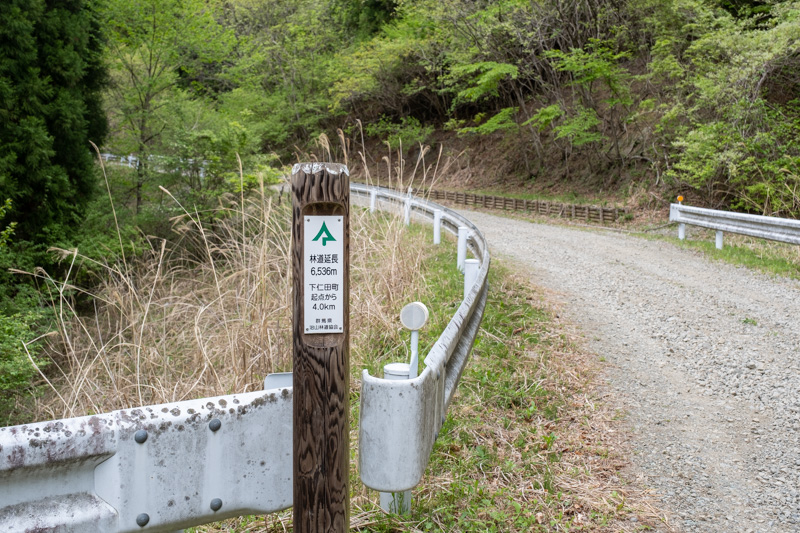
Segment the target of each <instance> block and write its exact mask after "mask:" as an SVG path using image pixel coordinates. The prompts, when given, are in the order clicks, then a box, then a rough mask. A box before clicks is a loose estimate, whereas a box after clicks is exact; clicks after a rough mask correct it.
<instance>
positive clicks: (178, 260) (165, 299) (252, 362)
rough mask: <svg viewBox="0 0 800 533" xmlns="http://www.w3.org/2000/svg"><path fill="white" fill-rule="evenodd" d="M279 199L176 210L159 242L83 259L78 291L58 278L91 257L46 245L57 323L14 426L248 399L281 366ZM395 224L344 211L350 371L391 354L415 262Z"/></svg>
mask: <svg viewBox="0 0 800 533" xmlns="http://www.w3.org/2000/svg"><path fill="white" fill-rule="evenodd" d="M165 192H166V193H167V194H170V193H169V191H166V190H165ZM170 196H172V195H171V194H170ZM173 200H174V201H175V202H178V200H177V199H175V198H174V197H173ZM288 203H289V202H287V201H286V200H285V199H284V200H283V201H281V197H280V196H277V195H276V194H274V193H272V192H271V191H269V190H265V189H264V187H261V189H260V190H258V191H256V192H255V193H253V194H250V195H248V196H247V197H245V196H243V195H242V196H240V197H238V198H223V200H222V201H221V202H220V206H219V207H218V208H217V209H215V210H213V211H205V212H197V211H192V210H189V209H184V210H183V214H182V215H181V216H178V217H176V218H174V219H173V220H172V222H173V229H174V238H173V239H170V241H169V242H167V241H164V240H156V239H148V240H147V242H148V243H149V247H148V248H147V249H146V250H144V251H142V252H141V253H139V254H137V255H136V256H135V257H126V256H125V255H121V256H120V257H119V261H117V262H115V263H106V264H97V263H94V262H93V265H92V266H93V268H94V269H95V270H99V271H100V272H101V275H100V276H98V279H97V280H96V283H95V285H94V286H93V287H92V288H91V289H87V288H85V287H78V286H76V285H74V284H73V283H72V281H71V280H72V278H73V277H74V273H75V272H76V271H77V269H78V268H79V267H80V265H81V263H82V262H88V261H91V260H90V259H88V258H87V257H84V256H82V255H81V254H80V251H79V250H60V251H59V252H60V253H61V254H62V257H63V260H64V261H65V262H67V263H68V264H69V265H70V268H69V274H68V275H67V277H66V279H63V280H55V279H52V278H51V277H49V276H48V275H47V274H46V273H44V272H42V271H37V272H36V273H35V275H36V276H37V277H39V278H41V279H42V280H43V281H44V282H45V283H44V284H45V286H46V288H47V290H48V292H49V297H50V301H51V305H52V306H53V308H54V309H55V310H56V318H57V324H56V326H57V327H56V328H55V330H54V331H53V332H52V333H51V334H49V335H48V336H46V338H45V341H46V350H45V354H46V357H48V358H49V359H50V361H51V364H49V365H48V366H47V373H46V374H45V373H42V377H43V379H44V380H46V382H47V384H48V385H49V386H48V387H47V389H46V390H45V393H44V394H43V395H42V396H40V397H39V398H37V399H36V401H35V411H34V412H33V414H32V415H31V416H30V419H29V420H28V421H33V420H46V419H53V418H65V417H72V416H81V415H85V414H90V413H99V412H105V411H110V410H115V409H123V408H129V407H132V406H139V405H150V404H157V403H165V402H175V401H181V400H185V399H189V398H201V397H207V396H214V395H221V394H231V393H234V392H237V393H241V392H246V391H252V390H257V389H259V388H260V387H261V386H262V380H263V378H264V376H265V375H266V374H268V373H270V372H277V371H287V370H290V369H291V357H292V355H291V338H290V337H291V303H290V302H291V290H292V288H291V268H290V262H289V257H290V256H289V252H290V250H289V248H290V243H291V239H290V233H289V232H290V229H289V227H290V224H289V223H290V221H291V212H290V209H289V206H288V205H287V204H288ZM181 207H182V208H183V206H181ZM403 227H404V226H403V225H402V221H401V219H400V218H399V217H396V216H386V217H377V218H376V217H370V216H366V215H365V213H364V212H362V211H361V210H354V212H353V214H352V216H351V276H352V283H351V287H352V289H351V291H352V292H351V323H352V330H351V338H352V353H351V364H352V365H353V366H354V367H356V366H359V365H362V364H363V361H364V357H365V355H366V354H368V353H370V352H371V351H373V350H375V349H376V347H378V349H385V350H387V351H391V350H392V349H397V348H396V347H398V346H402V343H401V342H400V341H399V337H398V333H397V327H396V322H397V319H396V317H397V314H398V312H399V309H400V307H402V305H404V304H405V303H407V301H405V300H403V299H402V297H403V295H404V294H406V293H407V291H408V288H409V287H412V286H416V285H418V284H419V280H418V279H417V278H416V277H415V272H419V271H420V265H419V263H420V261H421V260H422V252H421V251H420V250H419V248H418V247H414V246H407V245H406V244H405V243H403V242H401V241H402V240H403V238H404V234H405V232H404V231H403ZM77 302H80V303H77ZM87 302H89V305H91V308H88V309H87ZM381 347H383V348H381ZM387 355H388V354H387Z"/></svg>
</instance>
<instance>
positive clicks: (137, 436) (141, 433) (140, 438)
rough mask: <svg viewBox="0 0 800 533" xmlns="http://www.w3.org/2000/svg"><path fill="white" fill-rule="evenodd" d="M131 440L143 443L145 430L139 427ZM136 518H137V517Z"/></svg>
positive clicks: (145, 435)
mask: <svg viewBox="0 0 800 533" xmlns="http://www.w3.org/2000/svg"><path fill="white" fill-rule="evenodd" d="M133 440H135V441H136V442H138V443H139V444H144V441H146V440H147V432H146V431H145V430H143V429H140V430H139V431H137V432H136V433H134V434H133ZM140 516H145V517H146V516H147V515H140ZM137 520H138V518H137ZM145 523H147V522H145Z"/></svg>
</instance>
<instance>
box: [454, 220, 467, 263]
mask: <svg viewBox="0 0 800 533" xmlns="http://www.w3.org/2000/svg"><path fill="white" fill-rule="evenodd" d="M467 235H469V228H468V227H466V226H459V227H458V257H457V259H456V266H458V269H459V270H460V271H461V272H464V261H465V260H466V259H467Z"/></svg>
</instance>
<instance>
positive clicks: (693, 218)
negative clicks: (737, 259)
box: [669, 204, 800, 249]
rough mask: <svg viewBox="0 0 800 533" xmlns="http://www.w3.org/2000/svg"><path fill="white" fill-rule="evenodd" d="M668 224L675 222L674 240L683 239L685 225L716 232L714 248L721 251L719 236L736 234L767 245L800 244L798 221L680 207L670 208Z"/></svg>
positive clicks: (720, 238)
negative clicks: (777, 243)
mask: <svg viewBox="0 0 800 533" xmlns="http://www.w3.org/2000/svg"><path fill="white" fill-rule="evenodd" d="M669 220H670V222H678V223H679V224H680V226H679V227H678V237H679V238H680V239H681V240H683V239H684V237H685V231H686V230H685V225H686V224H689V225H692V226H700V227H703V228H709V229H713V230H717V248H719V249H722V233H723V232H729V233H738V234H740V235H749V236H751V237H758V238H761V239H768V240H771V241H779V242H786V243H790V244H800V220H792V219H788V218H777V217H766V216H761V215H748V214H745V213H733V212H730V211H718V210H715V209H705V208H702V207H690V206H686V205H682V204H670V206H669Z"/></svg>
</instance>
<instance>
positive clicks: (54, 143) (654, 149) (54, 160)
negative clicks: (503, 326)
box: [0, 0, 800, 422]
mask: <svg viewBox="0 0 800 533" xmlns="http://www.w3.org/2000/svg"><path fill="white" fill-rule="evenodd" d="M0 19H2V20H3V24H2V26H0V34H1V35H2V38H0V96H1V97H0V116H2V120H0V422H3V421H5V422H8V421H11V420H14V419H15V416H17V415H18V413H19V412H21V410H24V409H25V408H26V403H25V402H26V401H27V400H25V399H24V398H23V399H21V396H20V394H19V392H20V391H29V390H31V387H33V386H34V385H37V384H38V385H41V378H40V374H39V372H38V370H37V367H38V368H45V367H47V366H52V365H53V364H55V365H58V361H57V360H55V361H54V360H52V358H50V357H46V356H45V354H46V353H47V350H48V348H47V347H46V344H47V342H55V343H56V344H58V343H67V344H68V343H69V339H68V338H66V337H64V336H63V335H61V337H60V338H58V339H57V340H55V341H53V340H52V338H53V337H54V336H53V335H51V334H50V333H49V332H51V331H52V325H53V323H54V322H59V320H62V318H59V316H60V315H59V302H62V303H63V301H66V300H64V298H66V299H67V300H68V301H70V302H72V305H74V310H75V314H76V315H80V314H81V313H83V312H86V311H88V310H91V309H93V308H96V307H97V305H98V302H99V301H100V300H102V298H97V297H93V296H90V295H89V290H90V288H96V287H97V286H99V285H102V284H103V283H105V282H106V281H107V279H108V272H111V277H114V276H119V277H121V278H123V277H124V276H122V270H114V268H116V267H114V268H112V267H111V266H110V265H115V264H125V265H126V268H127V261H128V260H129V259H130V258H132V257H143V256H149V257H155V258H156V259H157V260H158V258H159V257H161V258H163V257H164V255H163V254H164V253H165V252H164V248H159V247H160V246H162V245H160V244H153V243H154V242H156V240H155V239H163V240H164V242H169V243H170V246H173V245H174V246H175V247H179V248H181V250H182V252H181V253H182V254H184V255H181V259H180V262H181V264H186V263H187V262H189V263H190V262H191V261H192V260H193V257H194V255H192V254H195V253H196V252H197V250H198V249H200V248H202V247H203V246H206V245H207V244H208V242H205V244H204V242H203V241H202V240H200V241H197V240H194V241H192V239H190V238H188V237H186V232H184V233H181V231H180V228H178V230H176V224H178V225H179V224H180V223H181V221H183V222H184V223H186V221H187V220H188V221H189V222H194V223H196V226H197V227H200V222H201V221H202V222H203V223H205V224H209V225H211V226H214V227H222V226H224V225H225V224H226V223H228V222H230V220H229V219H230V218H231V216H232V215H231V213H232V212H233V211H231V210H230V209H228V208H224V206H227V205H229V203H230V202H231V201H240V205H241V213H244V210H245V208H244V205H245V202H246V198H249V197H258V196H259V195H260V198H261V200H263V199H264V197H265V194H267V193H265V187H267V186H268V185H270V184H274V183H281V180H282V179H284V178H283V176H285V175H286V174H287V172H288V168H289V166H290V165H291V164H292V163H294V162H296V161H297V160H298V159H303V158H309V157H315V158H320V159H323V158H325V159H327V158H331V159H336V160H342V161H344V160H345V158H348V157H349V161H348V162H349V164H350V165H351V167H353V168H354V169H355V170H356V171H359V170H360V171H361V172H362V173H363V175H366V173H369V175H370V176H372V177H374V178H376V179H379V180H380V179H381V178H383V179H386V178H391V174H392V172H393V170H392V165H393V164H397V163H396V162H397V161H399V160H402V159H404V158H408V160H409V161H410V163H409V164H410V165H411V166H413V165H414V164H415V162H418V161H419V159H420V158H421V157H422V156H423V155H425V154H431V155H429V156H428V161H427V162H423V163H422V165H423V167H424V166H425V165H426V164H430V163H431V161H435V160H436V158H437V154H438V157H439V158H440V159H441V158H442V157H443V155H442V154H444V157H451V158H452V159H453V160H460V161H464V163H460V162H459V163H456V164H454V165H453V167H452V171H453V172H452V176H448V175H446V174H443V175H442V177H441V178H440V180H441V181H440V184H441V186H443V187H447V186H448V180H450V183H451V184H452V185H453V186H458V187H461V188H464V187H466V188H470V187H471V188H474V189H481V188H483V189H485V188H494V189H496V190H502V191H506V192H508V191H513V190H515V189H516V188H523V187H525V188H527V189H530V190H535V191H537V192H538V193H541V194H545V195H546V194H550V193H554V192H556V193H565V192H585V191H591V192H592V193H593V194H596V195H601V196H602V195H608V196H609V197H610V198H613V199H614V201H618V202H622V203H626V204H628V205H629V206H631V207H633V208H635V207H637V202H652V201H653V199H654V198H655V199H657V202H658V203H659V205H660V206H661V207H664V206H666V205H667V204H668V203H669V199H670V198H673V197H674V196H675V195H677V194H682V195H684V196H686V197H687V199H688V201H690V202H691V203H693V204H694V205H703V206H709V207H714V208H722V209H731V210H739V211H745V212H752V213H758V214H766V215H774V216H784V217H792V218H796V217H798V216H800V2H795V1H790V0H784V1H780V0H607V1H601V0H497V1H488V0H416V1H410V0H98V1H90V0H6V1H4V2H2V5H0ZM105 153H108V154H115V155H117V156H130V157H132V158H135V159H131V160H133V161H136V163H135V164H132V165H130V166H112V165H105V166H101V165H100V164H99V157H100V154H105ZM386 154H389V156H388V163H387V162H386V161H387V157H386ZM392 154H394V156H393V155H392ZM392 157H394V159H392ZM431 158H432V159H431ZM459 158H460V159H459ZM392 161H394V163H393V162H392ZM109 202H111V204H110V203H109ZM109 205H112V206H113V208H110V207H109ZM221 206H222V207H223V208H221ZM242 226H244V223H242ZM112 229H113V231H112ZM248 231H249V230H248V229H244V230H243V232H245V233H247V232H248ZM253 231H255V230H253ZM270 231H272V230H270ZM202 237H203V239H205V235H203V236H202ZM190 241H191V242H190ZM78 250H79V251H80V258H79V254H78ZM159 250H160V251H159ZM159 254H161V255H159ZM156 262H157V263H158V261H156ZM158 264H159V265H160V264H161V263H158ZM165 264H166V263H165ZM126 272H128V271H126ZM140 274H141V273H140ZM137 275H138V274H137ZM141 275H144V274H141ZM60 279H69V280H70V281H69V283H66V282H64V283H60V282H57V281H54V280H60ZM126 279H127V278H126ZM92 294H94V293H92ZM54 302H55V303H54ZM55 337H58V335H56V336H55ZM48 339H51V341H48ZM46 341H47V342H46ZM31 362H34V363H35V364H33V365H32V364H31Z"/></svg>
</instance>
